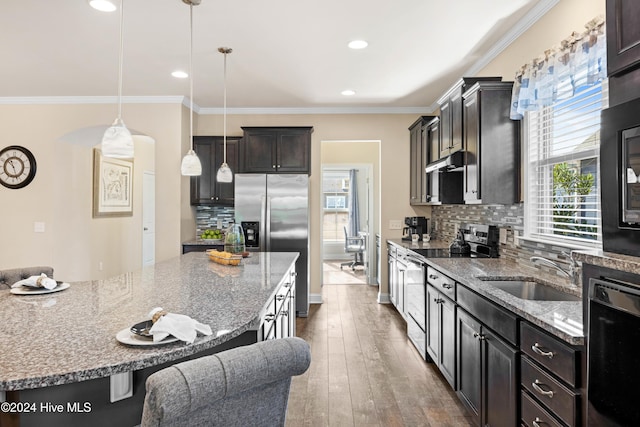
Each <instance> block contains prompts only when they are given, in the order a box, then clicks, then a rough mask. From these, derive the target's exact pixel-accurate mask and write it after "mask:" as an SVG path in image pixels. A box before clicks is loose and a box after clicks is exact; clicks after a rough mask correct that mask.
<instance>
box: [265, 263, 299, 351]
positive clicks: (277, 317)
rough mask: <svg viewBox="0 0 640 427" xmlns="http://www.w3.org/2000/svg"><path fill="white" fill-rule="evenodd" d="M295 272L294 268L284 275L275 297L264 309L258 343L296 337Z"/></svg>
mask: <svg viewBox="0 0 640 427" xmlns="http://www.w3.org/2000/svg"><path fill="white" fill-rule="evenodd" d="M295 285H296V272H295V267H292V268H291V270H289V272H288V273H287V274H286V275H285V278H284V279H283V281H282V283H281V284H280V288H279V289H278V290H277V291H276V295H275V296H274V297H273V298H272V299H271V301H269V303H268V304H267V306H266V307H265V309H264V314H263V316H262V319H261V321H260V327H259V330H258V341H266V340H270V339H276V338H287V337H294V336H295V335H296V323H295V318H296V299H295V289H296V286H295Z"/></svg>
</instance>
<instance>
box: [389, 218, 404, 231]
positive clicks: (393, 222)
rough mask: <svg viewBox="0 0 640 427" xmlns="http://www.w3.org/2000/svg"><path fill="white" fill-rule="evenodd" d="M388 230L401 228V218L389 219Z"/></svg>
mask: <svg viewBox="0 0 640 427" xmlns="http://www.w3.org/2000/svg"><path fill="white" fill-rule="evenodd" d="M389 230H402V220H401V219H390V220H389Z"/></svg>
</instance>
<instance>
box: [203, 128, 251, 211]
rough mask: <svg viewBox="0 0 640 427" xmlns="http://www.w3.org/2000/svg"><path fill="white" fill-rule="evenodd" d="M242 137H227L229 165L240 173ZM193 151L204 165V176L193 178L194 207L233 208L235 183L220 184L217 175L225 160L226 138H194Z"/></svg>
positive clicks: (234, 171)
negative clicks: (219, 206) (240, 142)
mask: <svg viewBox="0 0 640 427" xmlns="http://www.w3.org/2000/svg"><path fill="white" fill-rule="evenodd" d="M241 139H242V138H241V137H227V164H228V165H229V167H230V168H231V171H233V173H237V172H238V144H239V141H240V140H241ZM193 150H194V151H195V152H196V153H197V154H198V157H199V158H200V163H202V175H200V176H194V177H191V204H192V205H224V206H233V203H234V190H235V186H234V183H233V182H229V183H226V182H218V181H217V179H216V173H217V171H218V168H219V167H220V165H221V164H222V162H223V159H224V138H223V137H221V136H194V137H193Z"/></svg>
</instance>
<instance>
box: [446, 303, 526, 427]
mask: <svg viewBox="0 0 640 427" xmlns="http://www.w3.org/2000/svg"><path fill="white" fill-rule="evenodd" d="M457 344H458V357H457V361H458V364H457V369H458V390H457V394H458V397H459V398H460V400H461V401H462V402H463V403H464V404H465V406H466V407H467V409H468V410H469V411H470V412H471V414H472V415H474V418H473V421H474V423H475V425H477V426H493V427H500V426H504V427H511V426H515V425H517V424H518V397H519V394H518V383H519V382H518V376H517V375H518V369H517V364H518V351H517V349H515V348H513V347H512V346H511V345H509V344H507V343H506V342H505V341H503V340H502V339H500V337H499V336H498V335H497V334H495V333H494V332H492V331H491V330H490V329H489V328H487V327H486V326H485V325H484V324H482V323H481V322H480V321H479V320H477V319H475V318H474V317H473V316H471V315H470V314H469V313H467V312H466V311H464V310H463V309H461V308H460V307H458V312H457Z"/></svg>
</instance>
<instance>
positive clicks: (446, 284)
mask: <svg viewBox="0 0 640 427" xmlns="http://www.w3.org/2000/svg"><path fill="white" fill-rule="evenodd" d="M442 287H443V288H445V289H451V288H453V285H452V284H450V283H443V284H442Z"/></svg>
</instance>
